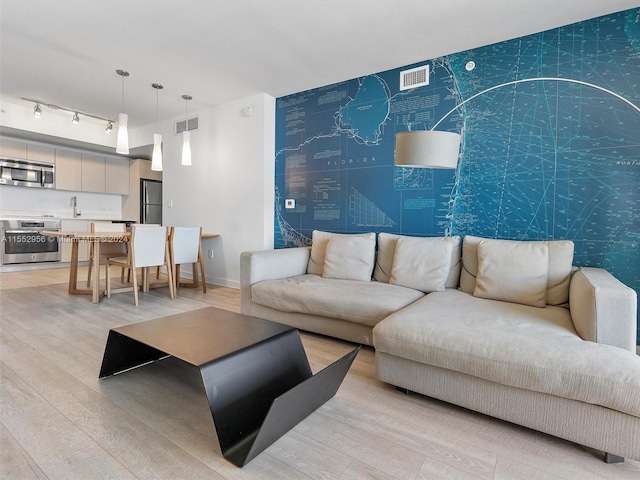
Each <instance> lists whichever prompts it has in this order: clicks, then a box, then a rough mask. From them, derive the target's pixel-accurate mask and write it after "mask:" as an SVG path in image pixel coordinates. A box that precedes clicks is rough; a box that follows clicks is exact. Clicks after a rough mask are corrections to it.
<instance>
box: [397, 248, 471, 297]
mask: <svg viewBox="0 0 640 480" xmlns="http://www.w3.org/2000/svg"><path fill="white" fill-rule="evenodd" d="M459 240H460V239H459V238H454V237H435V238H428V237H427V238H419V237H403V238H399V239H398V240H397V241H396V247H395V253H394V256H393V265H392V267H391V278H390V279H389V283H391V284H393V285H400V286H402V287H408V288H413V289H415V290H420V291H421V292H424V293H429V292H442V291H443V290H444V289H445V284H446V282H447V278H448V276H449V270H450V269H451V252H452V250H453V247H454V245H459V244H460V241H459Z"/></svg>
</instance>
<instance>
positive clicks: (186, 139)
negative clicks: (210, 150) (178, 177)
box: [182, 130, 191, 167]
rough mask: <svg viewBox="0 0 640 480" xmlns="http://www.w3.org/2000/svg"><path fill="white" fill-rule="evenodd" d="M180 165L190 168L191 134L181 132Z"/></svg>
mask: <svg viewBox="0 0 640 480" xmlns="http://www.w3.org/2000/svg"><path fill="white" fill-rule="evenodd" d="M182 165H185V166H187V167H190V166H191V132H190V131H188V130H185V131H184V132H182Z"/></svg>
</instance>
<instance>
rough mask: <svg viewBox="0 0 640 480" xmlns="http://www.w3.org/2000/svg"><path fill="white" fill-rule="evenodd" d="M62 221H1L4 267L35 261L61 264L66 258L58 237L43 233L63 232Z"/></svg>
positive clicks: (11, 219) (15, 219)
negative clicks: (63, 257)
mask: <svg viewBox="0 0 640 480" xmlns="http://www.w3.org/2000/svg"><path fill="white" fill-rule="evenodd" d="M60 226H61V222H60V219H59V218H3V219H0V234H1V235H2V248H1V249H0V265H9V264H14V263H33V262H59V261H60V260H61V258H62V253H61V251H60V242H59V241H58V238H54V237H46V236H44V235H41V234H40V232H41V231H42V230H53V231H60Z"/></svg>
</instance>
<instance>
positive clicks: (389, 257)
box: [373, 233, 460, 288]
mask: <svg viewBox="0 0 640 480" xmlns="http://www.w3.org/2000/svg"><path fill="white" fill-rule="evenodd" d="M401 238H417V239H422V238H430V237H407V236H406V235H397V234H393V233H380V234H379V235H378V253H377V258H376V266H375V269H374V272H373V278H374V279H375V280H377V281H378V282H384V283H389V280H391V270H392V268H393V259H394V257H395V253H396V245H397V242H398V240H399V239H401ZM435 238H440V237H435ZM442 238H450V239H451V243H452V248H451V254H450V259H451V261H450V264H449V273H448V275H447V280H446V281H445V287H446V288H456V287H457V286H458V281H459V278H460V237H442Z"/></svg>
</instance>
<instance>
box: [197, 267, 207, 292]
mask: <svg viewBox="0 0 640 480" xmlns="http://www.w3.org/2000/svg"><path fill="white" fill-rule="evenodd" d="M198 263H199V264H200V280H202V293H207V281H206V280H205V278H204V262H203V261H202V259H199V260H198Z"/></svg>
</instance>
